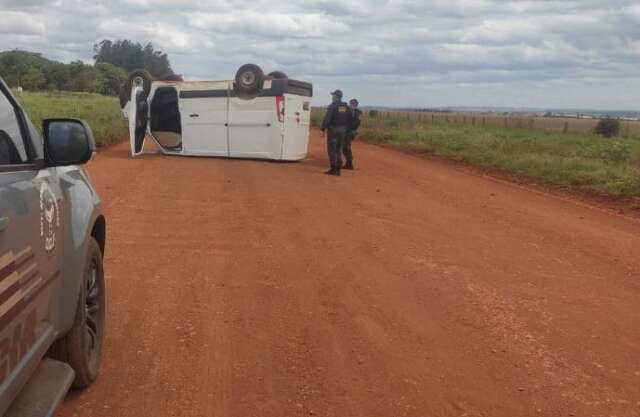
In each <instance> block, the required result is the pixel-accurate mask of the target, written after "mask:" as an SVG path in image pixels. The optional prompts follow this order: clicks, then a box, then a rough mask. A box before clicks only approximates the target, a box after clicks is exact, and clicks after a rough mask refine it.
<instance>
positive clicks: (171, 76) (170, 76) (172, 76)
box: [158, 74, 184, 82]
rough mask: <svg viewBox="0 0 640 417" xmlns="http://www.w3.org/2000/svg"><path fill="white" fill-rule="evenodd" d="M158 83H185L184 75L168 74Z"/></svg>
mask: <svg viewBox="0 0 640 417" xmlns="http://www.w3.org/2000/svg"><path fill="white" fill-rule="evenodd" d="M158 81H181V82H182V81H184V78H182V75H180V74H167V75H165V76H164V77H161V78H160V79H158Z"/></svg>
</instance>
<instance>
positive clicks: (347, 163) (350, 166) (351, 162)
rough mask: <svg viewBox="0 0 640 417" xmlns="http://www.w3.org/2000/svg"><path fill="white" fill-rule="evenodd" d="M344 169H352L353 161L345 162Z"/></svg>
mask: <svg viewBox="0 0 640 417" xmlns="http://www.w3.org/2000/svg"><path fill="white" fill-rule="evenodd" d="M343 168H344V169H351V170H352V169H353V161H347V162H345V163H344V167H343Z"/></svg>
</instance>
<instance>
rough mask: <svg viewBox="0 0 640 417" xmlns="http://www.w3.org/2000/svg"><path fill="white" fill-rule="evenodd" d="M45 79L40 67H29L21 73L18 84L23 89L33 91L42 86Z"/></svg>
mask: <svg viewBox="0 0 640 417" xmlns="http://www.w3.org/2000/svg"><path fill="white" fill-rule="evenodd" d="M46 81H47V80H46V79H45V78H44V74H43V73H42V70H40V68H36V67H30V68H27V69H26V70H25V71H24V72H23V73H22V76H21V79H20V86H21V87H22V88H24V89H25V90H30V91H35V90H40V89H41V88H42V87H44V85H45V83H46Z"/></svg>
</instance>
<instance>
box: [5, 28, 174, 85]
mask: <svg viewBox="0 0 640 417" xmlns="http://www.w3.org/2000/svg"><path fill="white" fill-rule="evenodd" d="M93 51H94V56H93V59H94V64H93V65H91V64H86V63H84V62H82V61H73V62H71V63H69V64H65V63H62V62H58V61H54V60H50V59H47V58H45V57H44V56H42V54H40V53H37V52H29V51H23V50H11V51H4V52H0V76H2V78H3V79H4V81H5V82H6V83H7V84H8V85H9V87H13V88H16V87H22V88H23V89H24V90H28V91H43V90H48V91H83V92H87V93H99V94H104V95H117V94H118V91H119V89H120V85H121V84H122V83H124V82H125V81H126V79H127V76H128V74H129V73H130V72H131V71H134V70H136V69H146V70H147V71H149V72H150V73H151V75H152V76H154V77H158V78H161V77H167V76H170V75H173V74H174V72H173V69H172V68H171V64H170V62H169V57H168V56H167V54H166V53H164V52H162V51H158V50H155V49H154V47H153V45H152V44H151V43H147V44H146V45H142V44H140V43H136V42H132V41H129V40H117V41H111V40H103V41H102V42H100V43H98V44H95V45H94V46H93Z"/></svg>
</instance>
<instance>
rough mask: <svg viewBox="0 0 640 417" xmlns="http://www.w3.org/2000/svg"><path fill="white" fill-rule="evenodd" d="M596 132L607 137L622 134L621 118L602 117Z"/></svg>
mask: <svg viewBox="0 0 640 417" xmlns="http://www.w3.org/2000/svg"><path fill="white" fill-rule="evenodd" d="M594 132H595V134H596V135H600V136H604V137H605V138H612V137H614V136H618V135H619V134H620V120H618V119H614V118H612V117H609V116H607V117H605V118H603V119H600V121H599V122H598V124H597V125H596V127H595V129H594Z"/></svg>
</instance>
